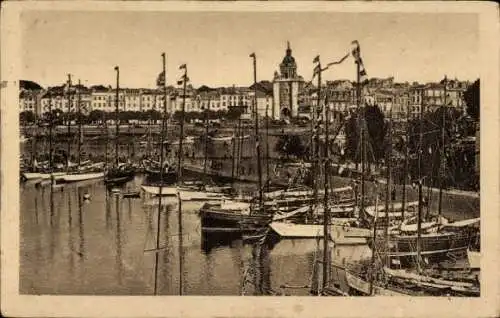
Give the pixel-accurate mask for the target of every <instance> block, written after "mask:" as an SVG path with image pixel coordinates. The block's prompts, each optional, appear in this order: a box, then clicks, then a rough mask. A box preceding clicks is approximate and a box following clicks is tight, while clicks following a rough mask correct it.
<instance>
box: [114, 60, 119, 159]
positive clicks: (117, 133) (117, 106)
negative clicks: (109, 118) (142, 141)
mask: <svg viewBox="0 0 500 318" xmlns="http://www.w3.org/2000/svg"><path fill="white" fill-rule="evenodd" d="M115 71H116V98H115V130H116V134H115V165H116V167H118V163H119V162H120V161H119V159H118V135H119V133H120V124H119V120H120V119H119V114H118V113H119V111H120V108H119V100H118V98H119V95H120V68H119V67H118V66H115Z"/></svg>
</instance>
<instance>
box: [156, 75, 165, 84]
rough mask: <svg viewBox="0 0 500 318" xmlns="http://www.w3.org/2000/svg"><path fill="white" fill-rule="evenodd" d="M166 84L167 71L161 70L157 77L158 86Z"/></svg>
mask: <svg viewBox="0 0 500 318" xmlns="http://www.w3.org/2000/svg"><path fill="white" fill-rule="evenodd" d="M164 85H165V72H161V73H160V74H158V77H157V78H156V86H164Z"/></svg>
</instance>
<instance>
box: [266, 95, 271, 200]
mask: <svg viewBox="0 0 500 318" xmlns="http://www.w3.org/2000/svg"><path fill="white" fill-rule="evenodd" d="M266 99H267V98H266ZM270 184H271V177H270V175H269V104H268V103H267V101H266V191H267V192H269V186H270Z"/></svg>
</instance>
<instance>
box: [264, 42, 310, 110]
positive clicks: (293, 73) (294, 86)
mask: <svg viewBox="0 0 500 318" xmlns="http://www.w3.org/2000/svg"><path fill="white" fill-rule="evenodd" d="M303 86H304V79H303V78H302V76H299V75H298V74H297V63H296V62H295V58H294V57H293V56H292V49H291V48H290V42H288V45H287V49H286V54H285V57H284V58H283V61H282V62H281V64H280V73H278V72H275V73H274V79H273V97H274V100H273V109H272V117H273V118H274V119H289V118H291V117H297V116H298V108H299V103H298V96H299V93H300V92H301V91H302V89H303Z"/></svg>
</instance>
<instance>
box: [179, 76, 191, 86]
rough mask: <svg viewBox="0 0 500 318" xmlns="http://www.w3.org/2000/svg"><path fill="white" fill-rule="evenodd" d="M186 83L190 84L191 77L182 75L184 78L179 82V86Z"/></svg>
mask: <svg viewBox="0 0 500 318" xmlns="http://www.w3.org/2000/svg"><path fill="white" fill-rule="evenodd" d="M184 81H186V83H187V82H189V77H187V76H186V75H182V78H181V79H180V80H178V81H177V85H182V84H184Z"/></svg>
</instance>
